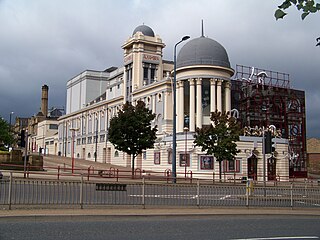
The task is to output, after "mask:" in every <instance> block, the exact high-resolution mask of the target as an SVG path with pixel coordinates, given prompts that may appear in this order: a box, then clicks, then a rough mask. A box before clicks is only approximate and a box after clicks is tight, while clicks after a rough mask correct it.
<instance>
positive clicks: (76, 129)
mask: <svg viewBox="0 0 320 240" xmlns="http://www.w3.org/2000/svg"><path fill="white" fill-rule="evenodd" d="M78 130H79V128H70V131H71V132H72V145H71V172H72V173H73V172H74V137H75V131H78Z"/></svg>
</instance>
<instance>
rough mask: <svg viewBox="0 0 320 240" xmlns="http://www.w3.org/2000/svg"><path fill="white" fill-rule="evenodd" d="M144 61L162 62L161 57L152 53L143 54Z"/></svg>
mask: <svg viewBox="0 0 320 240" xmlns="http://www.w3.org/2000/svg"><path fill="white" fill-rule="evenodd" d="M142 61H144V62H151V63H159V62H160V57H159V56H155V55H151V54H143V55H142Z"/></svg>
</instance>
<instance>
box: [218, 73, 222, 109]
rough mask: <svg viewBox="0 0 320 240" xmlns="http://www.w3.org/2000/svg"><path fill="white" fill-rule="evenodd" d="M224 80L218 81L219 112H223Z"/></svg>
mask: <svg viewBox="0 0 320 240" xmlns="http://www.w3.org/2000/svg"><path fill="white" fill-rule="evenodd" d="M221 85H222V80H219V79H217V110H218V111H219V112H222V89H221Z"/></svg>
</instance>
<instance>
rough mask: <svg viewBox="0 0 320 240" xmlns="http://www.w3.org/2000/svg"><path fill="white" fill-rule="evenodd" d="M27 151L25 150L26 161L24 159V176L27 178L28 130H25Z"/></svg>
mask: <svg viewBox="0 0 320 240" xmlns="http://www.w3.org/2000/svg"><path fill="white" fill-rule="evenodd" d="M25 133H26V134H25V136H24V137H25V146H24V147H25V151H24V161H23V177H24V178H26V170H27V155H28V130H26V132H25Z"/></svg>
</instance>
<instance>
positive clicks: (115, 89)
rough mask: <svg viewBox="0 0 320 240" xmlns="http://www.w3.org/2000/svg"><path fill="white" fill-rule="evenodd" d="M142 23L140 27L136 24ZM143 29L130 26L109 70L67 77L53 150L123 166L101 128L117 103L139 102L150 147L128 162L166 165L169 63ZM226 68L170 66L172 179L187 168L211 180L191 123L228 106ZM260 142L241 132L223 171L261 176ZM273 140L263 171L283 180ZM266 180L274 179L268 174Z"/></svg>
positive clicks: (210, 161) (281, 157)
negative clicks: (118, 59) (120, 62)
mask: <svg viewBox="0 0 320 240" xmlns="http://www.w3.org/2000/svg"><path fill="white" fill-rule="evenodd" d="M140 27H141V26H140ZM144 27H147V26H143V27H142V29H144ZM139 29H140V28H139ZM150 30H151V29H148V31H146V32H145V33H144V32H143V31H142V32H141V31H137V32H134V34H133V35H132V36H131V37H130V38H129V39H128V40H127V41H126V42H125V43H124V44H123V45H122V48H123V50H124V66H121V67H119V68H111V69H109V72H106V71H103V72H98V71H94V72H90V71H85V72H83V73H81V74H79V75H78V76H76V77H74V78H73V79H71V80H70V81H68V83H67V114H66V115H65V116H62V117H60V118H59V130H58V146H57V148H58V154H61V155H63V156H69V157H71V155H72V147H73V146H74V157H75V158H81V159H87V160H90V161H97V162H102V163H111V164H115V165H119V166H126V167H129V166H131V160H130V156H127V155H126V154H124V153H122V152H119V151H117V150H115V148H114V146H113V145H112V144H111V143H110V142H108V139H107V132H108V127H109V124H110V119H111V118H112V117H113V116H115V115H116V113H117V112H118V111H119V109H120V108H121V106H122V105H123V103H125V102H126V101H130V102H132V103H135V102H136V101H138V100H143V101H144V102H145V103H146V106H147V107H148V108H149V109H151V110H152V112H153V113H155V114H156V119H155V120H154V122H153V123H152V124H153V125H157V126H158V133H157V134H158V140H157V143H156V144H155V147H154V149H148V150H147V151H146V152H145V153H143V154H142V155H141V156H138V157H137V159H136V165H135V167H136V168H139V169H143V170H147V171H148V170H149V171H156V172H163V174H165V172H166V171H170V169H171V161H172V160H171V155H170V154H171V152H172V149H171V147H172V122H173V120H172V116H173V109H172V108H173V96H172V78H171V77H170V76H172V71H173V63H172V62H169V61H165V60H163V59H162V50H163V48H164V47H165V44H164V43H163V42H162V40H161V38H160V37H159V36H154V35H153V34H150ZM151 31H152V30H151ZM93 73H94V74H93ZM233 73H234V71H233V69H232V68H230V67H228V66H216V65H214V64H195V65H192V66H182V67H178V68H177V159H176V161H177V173H178V177H179V176H183V175H184V174H185V171H186V172H187V173H188V174H189V175H190V174H191V172H192V175H193V177H196V178H197V177H199V178H212V176H214V177H215V178H216V179H218V176H219V165H218V162H216V161H215V159H214V156H206V155H205V153H203V152H201V150H200V149H199V148H195V147H194V144H193V139H194V138H193V135H194V132H195V129H196V128H197V127H200V128H201V127H202V126H204V125H208V124H211V122H210V112H213V111H215V110H218V111H226V112H230V111H231V84H230V78H231V77H232V75H233ZM92 75H95V76H100V77H96V78H95V82H94V84H93V85H92V86H91V87H89V85H88V82H89V80H88V79H89V78H90V77H89V76H92ZM89 96H90V97H89ZM186 126H187V127H188V131H187V132H185V127H186ZM261 141H262V138H261V137H241V139H240V141H239V142H238V148H239V149H240V150H241V152H240V153H239V154H238V156H237V160H236V161H235V162H234V163H228V162H224V163H223V177H224V178H225V179H232V178H234V177H236V178H237V179H239V178H242V177H250V178H254V179H257V180H262V178H263V177H262V174H263V171H262V170H263V161H262V150H261V149H262V143H261ZM276 141H277V149H276V151H277V155H276V156H275V159H276V160H275V162H276V164H274V163H272V164H271V162H270V163H269V164H268V158H269V157H270V156H269V155H267V161H266V165H267V166H266V169H267V170H270V171H271V172H272V173H269V175H268V176H271V175H272V176H276V178H277V180H288V177H289V168H288V159H287V157H286V156H287V148H288V144H287V141H286V140H285V139H277V140H276ZM95 152H96V153H97V154H96V155H95ZM186 154H187V155H186ZM184 156H186V157H187V159H189V161H190V164H189V166H187V167H185V166H184V165H183V162H181V161H183V158H184ZM253 158H254V160H252V159H253ZM270 171H269V172H270ZM269 180H274V177H270V179H269Z"/></svg>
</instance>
